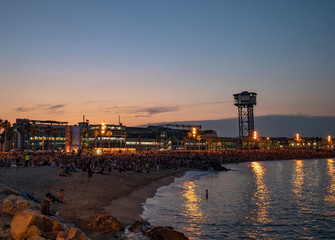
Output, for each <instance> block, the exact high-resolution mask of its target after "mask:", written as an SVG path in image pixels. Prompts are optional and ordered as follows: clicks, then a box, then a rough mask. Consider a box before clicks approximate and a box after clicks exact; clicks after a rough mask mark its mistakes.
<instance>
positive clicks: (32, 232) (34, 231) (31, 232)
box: [27, 225, 45, 238]
mask: <svg viewBox="0 0 335 240" xmlns="http://www.w3.org/2000/svg"><path fill="white" fill-rule="evenodd" d="M27 235H28V237H30V238H32V237H35V236H44V235H45V234H44V232H43V231H42V230H41V229H39V228H38V227H36V226H34V225H32V226H30V227H29V228H28V229H27Z"/></svg>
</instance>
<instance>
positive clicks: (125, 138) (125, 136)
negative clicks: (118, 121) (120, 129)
mask: <svg viewBox="0 0 335 240" xmlns="http://www.w3.org/2000/svg"><path fill="white" fill-rule="evenodd" d="M127 137H128V134H127V133H126V132H125V133H124V147H125V149H127Z"/></svg>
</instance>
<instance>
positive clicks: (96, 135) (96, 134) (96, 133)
mask: <svg viewBox="0 0 335 240" xmlns="http://www.w3.org/2000/svg"><path fill="white" fill-rule="evenodd" d="M93 135H94V147H95V148H97V137H98V136H99V131H98V130H94V131H93Z"/></svg>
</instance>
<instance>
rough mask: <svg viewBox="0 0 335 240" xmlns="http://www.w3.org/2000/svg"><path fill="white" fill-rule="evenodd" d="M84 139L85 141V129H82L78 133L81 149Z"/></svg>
mask: <svg viewBox="0 0 335 240" xmlns="http://www.w3.org/2000/svg"><path fill="white" fill-rule="evenodd" d="M84 138H85V139H87V129H86V128H84V129H81V133H80V144H81V148H82V149H83V148H84V146H85V143H84V141H83V140H84Z"/></svg>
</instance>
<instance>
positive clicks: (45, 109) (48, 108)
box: [15, 104, 66, 113]
mask: <svg viewBox="0 0 335 240" xmlns="http://www.w3.org/2000/svg"><path fill="white" fill-rule="evenodd" d="M65 107H66V105H65V104H55V105H52V104H37V105H35V106H32V107H17V108H16V109H15V111H17V112H21V113H22V112H29V113H32V112H34V113H36V112H40V113H59V112H63V111H64V108H65Z"/></svg>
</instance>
